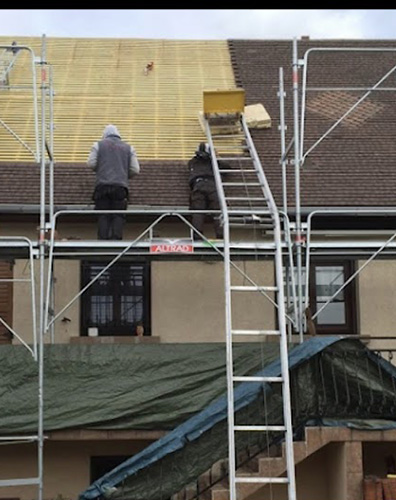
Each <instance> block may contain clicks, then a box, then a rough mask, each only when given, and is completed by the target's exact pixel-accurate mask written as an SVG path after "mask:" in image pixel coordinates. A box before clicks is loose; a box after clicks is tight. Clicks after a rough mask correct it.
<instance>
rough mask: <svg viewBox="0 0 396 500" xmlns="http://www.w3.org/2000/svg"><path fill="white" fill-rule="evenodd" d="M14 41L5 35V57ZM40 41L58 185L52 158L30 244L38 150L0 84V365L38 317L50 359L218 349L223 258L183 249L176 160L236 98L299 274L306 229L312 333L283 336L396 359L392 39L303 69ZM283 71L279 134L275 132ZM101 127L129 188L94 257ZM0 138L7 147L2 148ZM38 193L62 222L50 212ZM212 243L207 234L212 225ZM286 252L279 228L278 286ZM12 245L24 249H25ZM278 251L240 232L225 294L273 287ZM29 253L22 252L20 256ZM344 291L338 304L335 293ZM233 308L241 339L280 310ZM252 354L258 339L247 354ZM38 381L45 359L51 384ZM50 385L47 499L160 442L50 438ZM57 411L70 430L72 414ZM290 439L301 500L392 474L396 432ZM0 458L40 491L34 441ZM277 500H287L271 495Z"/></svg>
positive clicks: (357, 46)
mask: <svg viewBox="0 0 396 500" xmlns="http://www.w3.org/2000/svg"><path fill="white" fill-rule="evenodd" d="M11 42H12V40H11V39H9V38H6V37H2V38H1V43H2V44H4V45H5V46H7V45H10V44H11ZM42 43H44V42H43V40H40V39H38V38H31V39H29V38H27V39H24V40H18V44H20V45H21V46H29V47H32V48H33V49H34V50H35V51H36V52H37V53H39V51H40V47H41V44H42ZM45 43H46V44H47V48H48V50H47V58H48V63H49V64H50V67H51V70H49V75H50V76H51V79H52V84H53V87H54V89H55V91H56V94H55V96H54V101H53V111H52V112H53V117H52V119H51V117H50V120H49V122H50V123H52V121H53V123H54V124H55V131H54V135H53V155H54V158H55V162H54V164H53V174H54V177H53V179H54V182H53V185H52V187H51V185H50V175H51V174H50V172H51V170H50V169H51V168H52V167H51V164H50V162H48V161H47V163H46V167H45V169H44V171H45V173H46V181H45V183H46V184H45V185H46V196H47V198H46V217H45V220H46V222H47V226H46V235H45V245H43V246H40V239H39V238H40V231H39V230H38V229H39V228H40V224H41V220H40V201H41V199H40V197H41V194H42V190H41V189H40V182H41V181H42V175H43V169H42V168H40V164H39V162H37V161H34V158H33V159H32V154H31V153H32V151H33V153H34V142H35V138H34V132H32V130H34V126H35V123H34V117H33V115H34V110H32V107H33V104H32V101H31V96H30V94H29V93H28V92H26V95H25V94H24V93H22V97H21V96H20V95H19V97H18V96H17V97H15V95H14V93H13V92H12V88H8V87H9V85H8V86H7V85H4V86H3V88H2V87H0V100H1V101H2V105H3V109H4V115H2V116H0V118H1V119H2V121H3V122H4V123H5V124H6V125H7V127H2V128H1V130H0V162H1V163H0V176H1V179H2V182H1V187H0V211H1V214H2V224H1V227H2V237H3V238H4V240H3V242H1V241H0V243H2V244H3V246H2V247H1V262H0V273H1V274H0V277H1V278H2V280H3V281H2V283H0V314H1V317H2V319H3V320H4V323H2V325H1V328H0V335H1V343H2V344H4V345H3V346H2V347H4V356H5V355H6V354H7V355H8V353H9V349H10V347H11V348H12V347H16V348H17V349H18V350H19V349H22V348H23V347H24V346H23V344H24V343H27V344H28V345H34V344H35V337H34V335H35V331H34V328H33V324H34V323H39V322H40V321H39V319H40V318H42V317H43V318H44V320H43V321H44V325H41V326H42V330H41V328H40V325H39V328H38V334H37V332H36V334H37V335H38V336H40V335H41V333H43V334H44V338H43V344H44V345H45V346H46V347H47V348H49V350H48V351H47V352H48V353H49V352H50V348H51V346H53V345H56V346H58V345H63V346H64V347H66V346H70V348H71V349H73V350H74V352H81V353H82V352H84V353H89V352H90V351H89V349H93V350H95V349H98V347H97V346H102V347H100V349H102V348H103V350H106V352H107V353H108V355H109V356H110V354H111V351H110V350H109V349H110V348H111V347H112V346H114V345H121V344H122V345H124V346H126V348H127V346H130V348H131V352H134V353H135V352H137V351H136V349H145V348H146V349H147V350H149V349H153V346H161V345H164V346H165V345H174V344H191V349H192V350H193V349H194V346H195V344H218V343H220V344H224V342H225V329H226V326H225V321H226V318H225V294H224V289H225V283H224V262H223V253H222V252H224V243H223V242H216V243H215V244H214V246H213V245H210V244H207V243H205V242H204V243H195V244H193V243H192V241H191V235H192V233H191V228H190V226H189V225H188V224H186V223H185V221H184V219H181V218H179V217H177V216H175V213H177V214H179V215H184V216H185V217H186V219H187V221H188V220H190V219H189V217H190V215H189V212H188V207H189V189H188V182H187V178H188V172H187V161H188V159H189V158H190V157H191V156H192V155H193V153H194V150H195V148H196V146H197V144H198V143H199V142H201V141H203V140H205V134H204V131H203V130H202V128H201V126H200V123H199V119H198V118H199V112H200V111H201V110H202V100H201V99H202V92H203V90H204V89H205V88H217V89H227V88H232V87H242V88H243V89H245V93H246V104H247V105H249V104H255V103H263V104H264V106H265V108H266V110H267V111H268V113H269V115H270V117H271V120H272V126H271V127H270V128H265V129H259V128H252V130H251V135H252V139H253V141H254V144H255V147H256V149H257V152H258V154H259V156H260V161H261V164H262V166H263V169H264V171H265V174H266V177H267V179H268V182H269V184H270V187H271V190H272V192H273V194H274V197H275V200H276V202H277V204H278V207H279V209H280V210H282V211H283V213H285V212H286V213H287V216H288V220H289V222H290V224H291V232H290V234H289V238H291V248H292V253H294V260H293V264H294V265H295V263H296V253H295V252H296V249H297V248H298V245H296V243H295V241H296V240H295V230H296V224H297V223H298V218H299V217H301V221H302V222H301V228H302V232H303V238H302V239H301V241H300V246H299V248H300V250H301V274H300V278H301V289H300V294H301V295H302V296H303V299H304V300H303V301H302V304H303V306H304V309H305V308H306V307H308V306H309V311H310V314H311V315H312V316H313V317H314V319H313V325H314V329H313V330H312V329H311V330H309V329H308V324H307V323H305V320H304V332H298V331H297V329H296V327H295V325H294V327H293V326H291V325H290V328H289V334H290V337H289V339H290V340H291V341H292V342H294V343H299V342H300V341H301V340H303V341H305V340H308V339H310V338H311V337H312V336H316V337H320V336H323V337H325V336H328V335H345V336H348V337H350V338H354V339H359V340H361V341H362V342H363V343H364V345H365V346H367V347H368V348H369V349H372V350H378V349H380V350H382V351H383V355H384V357H385V358H390V359H391V357H392V352H393V349H394V340H393V338H394V323H395V319H396V312H395V308H394V303H393V302H394V300H393V290H394V282H395V279H396V259H395V255H394V254H395V246H394V241H393V239H392V236H393V234H394V232H395V230H396V220H395V217H394V214H395V213H396V212H395V206H396V205H395V203H394V191H395V190H394V187H395V185H396V177H395V175H396V174H395V173H394V172H395V170H394V168H393V166H394V160H395V157H396V151H395V148H394V146H393V137H394V135H395V134H394V132H395V130H394V129H395V128H396V118H395V116H396V114H395V113H394V111H395V109H394V105H395V99H394V97H393V96H394V94H395V91H394V90H393V88H392V83H391V82H392V75H393V73H392V68H393V66H394V65H395V64H396V63H395V61H394V59H395V52H396V42H395V41H381V42H379V41H371V42H370V43H369V44H368V43H367V42H366V41H364V42H363V41H360V40H356V41H348V42H346V41H326V42H324V41H321V40H319V41H316V40H312V41H311V40H301V41H298V44H297V46H298V58H297V61H296V60H295V59H293V42H292V41H270V40H268V41H266V40H257V41H252V40H229V41H221V42H198V41H197V42H195V41H190V42H183V41H166V40H164V41H154V40H153V41H149V40H148V41H138V40H89V39H87V40H77V39H76V40H74V39H53V40H51V39H48V40H46V41H45ZM367 48H370V49H371V50H366V49H367ZM351 49H353V50H351ZM355 50H356V51H355ZM394 51H395V52H394ZM26 57H27V56H26ZM148 61H154V66H153V68H154V69H153V70H152V71H150V72H145V71H144V68H145V65H146V63H147V62H148ZM302 61H304V65H303V64H302ZM18 64H20V66H19V65H18ZM293 64H297V65H298V69H297V72H298V74H299V76H300V87H299V90H298V92H299V103H298V109H299V113H300V119H301V121H300V122H299V124H298V125H297V124H295V123H293V118H294V117H293V104H294V101H293V98H295V96H294V95H293V89H292V84H291V82H292V71H293ZM281 67H282V68H283V69H284V72H285V91H286V95H285V103H284V111H285V117H286V123H287V129H285V128H284V129H283V130H281V131H279V130H278V124H279V123H280V120H281V117H280V109H281V103H280V100H279V92H280V87H279V68H281ZM12 71H13V72H10V75H9V84H11V85H12V84H13V83H15V84H25V83H26V81H28V78H29V74H28V69H27V62H26V58H25V59H23V58H22V56H21V58H20V61H19V62H18V61H17V62H16V64H15V66H14V67H13V70H12ZM114 75H116V78H114ZM373 87H376V89H375V90H376V91H374V90H373ZM366 94H367V95H366ZM363 97H364V99H363ZM360 99H361V102H359V103H358V105H356V103H357V102H358V101H359V100H360ZM355 105H356V107H354V106H355ZM26 109H27V110H28V112H26ZM302 117H304V123H302ZM107 123H115V124H117V126H118V127H119V129H120V131H121V133H122V135H123V138H125V139H126V140H128V141H130V142H131V143H133V144H134V146H135V148H136V150H137V154H138V157H139V161H140V163H141V173H140V174H139V176H137V177H136V178H134V179H132V180H131V184H130V199H129V206H128V213H127V222H126V227H125V232H124V239H123V241H122V242H106V243H104V242H99V241H98V240H97V238H96V231H97V226H96V224H97V222H96V217H95V215H94V214H93V213H92V212H91V213H90V212H89V211H90V210H91V211H92V209H93V204H92V203H93V202H92V199H91V197H92V191H93V186H94V175H93V173H92V172H91V171H90V170H89V168H88V167H87V165H86V164H85V161H86V158H87V156H88V153H89V149H90V147H91V145H92V143H93V142H94V141H96V140H98V139H100V136H101V133H102V129H103V127H104V126H105V125H106V124H107ZM8 128H11V129H12V130H14V131H15V133H16V134H17V135H18V137H19V139H20V140H18V141H15V140H14V137H13V136H12V135H10V134H9V130H8ZM296 128H298V131H299V135H298V139H299V140H300V141H301V142H300V144H301V149H302V152H305V153H306V155H303V156H302V157H303V164H302V165H301V169H300V171H299V175H300V176H301V178H300V181H301V184H300V189H301V192H300V193H299V194H300V195H301V200H300V205H299V206H298V205H297V203H296V192H297V187H296V184H295V181H296V173H295V170H294V164H293V155H292V153H291V151H292V148H293V142H292V141H293V139H294V141H295V140H296V133H295V130H296ZM281 133H283V134H284V138H285V139H286V141H287V142H288V143H290V144H291V146H290V144H289V151H288V154H286V155H285V156H284V161H285V162H286V164H285V174H286V177H285V178H284V179H282V165H281V162H280V158H281V156H282V153H281V138H282V136H281ZM26 144H27V145H28V146H29V148H26V147H25V146H26ZM29 149H30V150H29ZM284 180H286V182H284ZM51 190H53V207H52V211H53V213H55V214H56V215H55V217H51V216H50V212H51V207H50V205H49V204H50V194H51ZM285 204H286V206H285ZM161 216H164V218H163V219H161V220H159V218H160V217H161ZM48 222H49V223H50V226H49V225H48ZM283 227H284V228H285V227H286V226H283ZM150 228H151V229H150ZM42 229H43V228H42ZM51 230H52V231H54V232H53V234H54V238H53V239H51ZM55 231H56V232H55ZM205 235H207V236H208V238H209V239H211V238H213V237H214V231H213V227H212V224H211V221H210V220H209V219H208V221H207V223H206V225H205ZM287 236H288V233H287V231H286V230H285V231H284V238H285V239H284V246H283V252H284V259H285V260H284V272H285V275H286V273H288V272H289V273H290V272H291V269H292V268H291V261H290V260H289V255H288V242H287ZM20 237H23V238H25V240H23V241H22V242H21V240H19V239H18V238H20ZM272 241H273V239H272V234H271V232H270V231H265V230H262V229H260V228H255V227H247V228H240V229H236V230H233V232H232V234H231V240H230V251H231V257H232V261H233V262H234V263H235V265H236V268H235V269H233V273H234V278H235V280H236V281H235V282H236V284H237V285H241V286H242V285H244V284H246V280H247V277H249V278H250V279H252V280H253V281H254V282H260V281H261V282H262V281H265V282H266V283H267V284H275V270H274V252H273V247H271V244H272ZM27 242H32V247H31V252H30V254H29V248H30V247H29V245H28V244H27ZM169 244H171V245H172V244H180V245H183V244H186V245H187V246H188V251H187V250H186V248H181V249H179V250H180V251H171V252H169V251H167V247H166V245H169ZM155 245H157V247H156V248H154V246H155ZM158 245H160V246H161V245H163V248H159V249H158ZM168 250H169V249H168ZM41 251H42V252H44V253H45V258H44V259H43V261H42V260H40V252H41ZM29 256H32V259H33V261H32V262H33V263H32V262H31V261H30V260H29ZM308 257H309V258H308ZM42 262H44V264H43V267H41V266H42ZM31 264H32V265H31ZM241 270H242V272H241ZM100 273H101V277H100V278H99V279H97V280H96V281H95V282H94V283H92V284H91V282H92V280H94V279H95V276H97V275H98V274H100ZM307 278H308V279H307ZM340 287H342V291H341V292H340V293H338V294H337V295H335V296H334V297H333V295H334V294H336V292H337V291H338V290H339V288H340ZM41 294H43V295H41ZM270 296H271V295H270ZM328 301H330V302H329V303H328V304H327V302H328ZM325 304H326V307H325V308H323V310H321V308H322V306H324V305H325ZM42 306H44V308H45V313H44V314H43V316H41V314H42V311H41V309H42ZM293 306H294V303H293V301H292V300H291V302H289V303H288V305H287V307H288V309H287V312H288V315H289V317H290V318H293ZM232 307H233V314H234V315H235V317H237V318H238V325H236V326H235V328H237V329H254V328H256V327H257V325H258V324H261V323H262V322H263V321H264V320H265V322H266V324H267V325H268V328H273V329H276V328H277V316H276V310H275V309H274V307H273V304H272V303H271V301H269V300H268V298H266V297H263V296H257V297H254V298H251V297H249V298H247V297H246V296H243V297H241V298H239V297H238V300H235V301H234V303H233V304H232ZM316 313H318V315H317V316H315V314H316ZM302 333H303V336H302V337H301V335H300V334H302ZM36 342H37V338H36ZM247 342H256V343H258V342H257V339H255V338H248V339H247ZM259 344H260V349H261V348H262V346H261V342H259V343H258V345H259ZM79 349H80V350H81V351H79ZM82 349H88V350H85V351H83V350H82ZM95 352H96V351H95ZM45 359H47V358H45ZM131 362H132V361H131ZM153 362H155V361H153ZM224 364H225V359H224ZM45 366H46V363H45V362H44V370H43V372H44V381H45V377H46V375H45V374H46V368H45ZM65 366H67V360H66V358H65ZM59 370H60V369H59ZM177 370H178V368H177V366H175V367H174V371H175V373H177ZM223 375H224V374H223ZM143 377H144V375H143ZM105 381H106V375H105V373H104V374H103V384H105ZM45 387H46V386H45V382H44V435H45V439H44V445H43V448H44V454H43V496H44V498H45V499H52V498H57V497H60V496H62V497H66V498H76V497H77V496H78V495H79V494H80V493H81V492H82V491H84V490H85V489H86V488H88V486H89V485H90V484H91V483H93V482H94V481H96V480H98V479H99V478H101V477H102V476H103V474H105V473H106V472H109V471H110V470H112V469H113V468H114V467H116V466H118V465H119V464H121V463H122V462H123V461H124V460H126V459H127V458H128V457H131V456H134V455H136V454H138V453H139V452H141V451H142V450H144V449H145V448H146V447H147V446H148V445H149V444H150V443H153V442H155V441H156V440H157V439H160V438H161V437H163V436H164V435H166V434H167V433H169V432H170V431H171V429H172V426H168V427H167V426H162V425H156V424H155V423H153V424H152V425H151V426H150V425H145V426H139V425H137V426H136V427H133V426H132V427H128V426H127V427H126V428H122V426H121V427H120V428H114V427H113V425H109V421H110V420H111V419H110V417H109V420H103V421H101V420H99V421H98V422H93V421H91V422H89V423H88V424H87V425H83V424H75V425H73V426H70V425H67V424H65V423H64V422H65V421H66V420H62V423H61V424H60V423H59V424H57V425H55V424H52V423H51V425H52V427H51V425H50V426H49V427H48V428H46V426H45V414H46V413H45V412H46V411H47V410H48V411H49V412H50V408H51V404H52V402H51V400H50V401H47V400H46V394H45ZM64 390H66V391H67V389H64ZM6 392H7V391H6ZM213 397H214V396H213ZM46 405H49V406H46ZM97 405H98V407H100V405H101V402H100V399H99V400H98V402H97ZM132 405H133V394H131V406H132ZM180 411H181V410H180ZM50 413H51V412H50ZM60 414H62V415H67V408H62V409H61V411H60ZM70 417H71V416H70ZM65 418H66V417H64V419H65ZM114 418H116V417H114ZM0 425H1V424H0ZM4 429H5V428H4ZM4 429H3V430H4ZM16 429H18V427H16ZM307 429H308V428H307ZM21 432H22V433H23V434H25V432H23V431H21ZM10 435H14V436H15V435H18V432H17V431H15V432H10V431H9V430H6V431H5V436H6V437H7V436H10ZM301 443H303V444H302V445H301V446H300V448H301V449H300V450H298V449H297V447H298V446H296V449H295V459H296V478H297V493H298V497H299V498H305V499H306V500H310V499H312V500H314V499H316V498H318V497H320V498H322V499H324V500H335V499H337V500H344V499H345V500H347V499H348V500H358V499H360V498H363V490H364V478H367V477H368V476H378V477H381V478H385V477H386V475H387V473H389V467H388V464H387V458H388V457H389V456H394V455H395V454H396V445H395V431H394V430H393V429H390V428H387V429H381V430H379V429H375V430H371V431H368V430H362V429H358V428H357V429H354V430H351V428H347V427H345V426H335V427H328V428H326V427H325V426H323V427H322V426H321V427H318V428H315V429H311V430H307V431H306V434H305V435H304V438H303V439H302V440H301ZM3 448H4V450H5V452H4V453H0V464H1V470H2V473H1V479H3V480H4V481H5V480H7V479H9V478H17V479H18V478H23V477H34V476H35V474H36V468H37V443H36V442H33V443H31V442H30V443H13V444H12V445H8V446H4V447H3ZM262 467H265V466H262ZM312 472H314V474H312ZM282 473H283V472H281V471H280V472H279V474H282ZM266 488H267V489H268V487H266V486H264V487H262V488H261V489H259V490H254V491H253V490H246V491H242V492H240V495H241V497H243V498H248V497H249V498H252V499H254V498H256V497H257V498H258V497H260V498H265V495H267V494H268V495H269V496H268V498H270V497H271V494H273V492H271V491H269V492H267V490H266ZM277 488H278V487H276V489H277ZM36 491H37V485H34V484H33V485H32V484H29V485H23V484H19V485H16V486H4V487H3V488H1V490H0V498H20V499H21V500H28V499H30V498H35V497H36ZM277 494H279V495H283V496H279V498H285V499H286V498H287V493H286V492H285V491H284V490H282V491H279V492H277ZM210 495H212V498H217V500H220V499H222V498H228V495H229V492H228V491H227V488H226V487H225V486H224V484H223V483H221V484H220V485H219V484H217V485H216V487H213V488H212V489H211V492H210ZM263 495H264V496H263ZM285 495H286V496H285Z"/></svg>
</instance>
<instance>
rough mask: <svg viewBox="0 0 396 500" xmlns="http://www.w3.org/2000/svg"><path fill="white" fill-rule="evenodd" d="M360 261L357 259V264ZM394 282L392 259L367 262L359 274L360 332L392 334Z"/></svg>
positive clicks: (395, 316) (395, 270)
mask: <svg viewBox="0 0 396 500" xmlns="http://www.w3.org/2000/svg"><path fill="white" fill-rule="evenodd" d="M364 262H365V261H359V262H358V266H359V267H361V266H362V265H363V264H364ZM395 283H396V260H377V261H373V262H370V264H368V265H367V267H366V268H365V269H363V271H362V272H361V274H360V275H359V302H360V308H359V309H360V334H361V335H370V336H374V337H375V336H392V337H395V334H396V307H395ZM369 347H378V342H377V343H375V342H370V345H369ZM393 348H395V343H393Z"/></svg>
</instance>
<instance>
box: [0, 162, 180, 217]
mask: <svg viewBox="0 0 396 500" xmlns="http://www.w3.org/2000/svg"><path fill="white" fill-rule="evenodd" d="M140 169H141V170H140V174H139V175H137V176H135V177H134V178H133V179H131V180H130V183H129V186H130V190H129V204H130V205H150V206H155V207H161V206H168V207H178V206H187V205H188V196H189V187H188V182H187V181H188V173H187V167H186V164H185V163H184V162H177V161H175V162H150V163H148V162H141V163H140ZM54 177H55V189H54V191H55V196H54V203H55V205H87V207H88V206H89V205H93V201H92V193H93V190H94V184H95V174H94V173H93V172H92V170H91V169H90V168H88V167H87V165H86V164H82V163H59V164H57V165H56V166H55V173H54ZM0 179H1V186H0V203H6V204H14V203H18V204H26V205H30V204H39V203H40V190H39V186H40V166H39V165H37V164H35V163H32V164H30V165H28V164H26V163H0ZM47 196H48V193H47ZM47 203H48V197H47ZM90 208H92V206H91V207H90Z"/></svg>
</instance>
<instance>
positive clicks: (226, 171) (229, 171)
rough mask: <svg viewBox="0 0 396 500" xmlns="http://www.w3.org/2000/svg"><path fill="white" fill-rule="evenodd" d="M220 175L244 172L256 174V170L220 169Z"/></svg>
mask: <svg viewBox="0 0 396 500" xmlns="http://www.w3.org/2000/svg"><path fill="white" fill-rule="evenodd" d="M219 170H220V173H222V174H223V173H224V174H239V173H240V172H243V173H244V174H252V173H256V170H254V168H253V169H251V168H249V169H246V170H245V169H244V168H220V169H219Z"/></svg>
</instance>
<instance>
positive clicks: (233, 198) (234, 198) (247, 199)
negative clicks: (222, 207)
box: [226, 196, 267, 201]
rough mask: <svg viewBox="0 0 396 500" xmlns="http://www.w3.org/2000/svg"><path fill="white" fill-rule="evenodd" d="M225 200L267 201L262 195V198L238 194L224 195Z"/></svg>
mask: <svg viewBox="0 0 396 500" xmlns="http://www.w3.org/2000/svg"><path fill="white" fill-rule="evenodd" d="M226 200H231V201H267V200H266V199H265V198H264V197H262V198H241V197H238V196H226Z"/></svg>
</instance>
